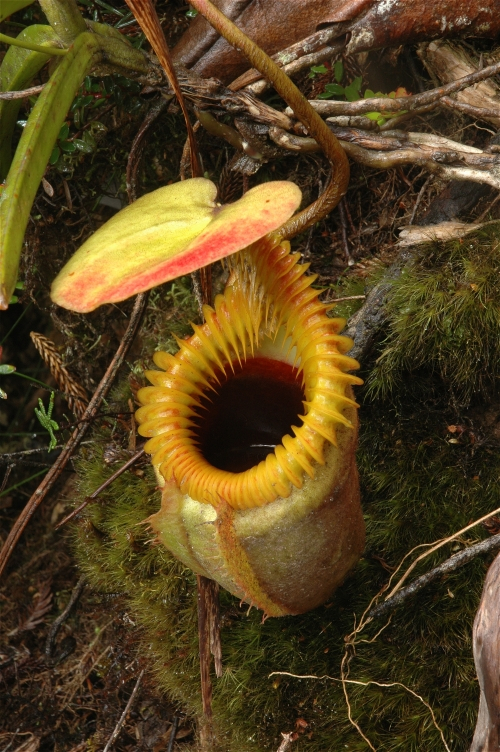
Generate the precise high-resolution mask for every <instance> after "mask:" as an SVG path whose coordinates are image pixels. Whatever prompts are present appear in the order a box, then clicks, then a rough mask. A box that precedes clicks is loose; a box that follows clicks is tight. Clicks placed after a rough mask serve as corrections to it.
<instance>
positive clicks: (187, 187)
mask: <svg viewBox="0 0 500 752" xmlns="http://www.w3.org/2000/svg"><path fill="white" fill-rule="evenodd" d="M216 193H217V189H216V187H215V185H214V184H213V183H211V182H210V180H206V179H205V178H192V179H191V180H184V181H182V182H180V183H174V184H173V185H168V186H165V187H163V188H159V189H158V190H156V191H153V192H152V193H149V194H147V195H146V196H142V197H141V198H140V199H138V200H137V201H136V202H135V203H134V204H131V205H130V206H127V207H126V208H125V209H122V210H121V211H120V212H118V213H117V214H115V216H114V217H112V218H111V219H110V220H109V221H108V222H106V224H104V225H103V226H102V227H101V228H99V230H97V232H95V233H94V235H92V236H91V237H90V238H89V239H88V240H87V241H86V242H85V243H84V244H83V246H82V247H81V248H79V249H78V251H77V252H76V253H75V255H74V256H73V257H72V258H71V259H70V260H69V262H68V263H67V264H66V266H65V267H64V268H63V269H62V270H61V272H60V273H59V274H58V276H57V277H56V279H55V280H54V282H53V284H52V289H51V297H52V300H53V301H54V302H55V303H57V304H58V305H61V306H63V307H64V308H69V309H70V310H73V311H79V312H81V313H86V312H88V311H92V310H94V309H95V308H97V306H99V305H102V304H103V303H115V302H117V301H120V300H125V298H128V297H130V296H131V295H135V294H136V293H138V292H142V291H144V290H149V289H150V288H151V287H154V286H155V285H159V284H162V283H163V282H168V281H169V280H171V279H175V278H176V277H179V276H181V275H183V274H188V273H189V272H191V271H193V270H194V269H198V268H200V267H202V266H206V265H207V264H209V263H211V262H213V261H218V260H219V259H221V258H224V257H225V256H228V255H229V254H231V253H234V252H235V251H238V250H240V249H242V248H244V247H246V246H247V245H250V244H251V243H254V242H255V241H256V240H258V239H259V238H262V237H263V236H264V235H266V234H267V233H268V232H271V231H273V230H276V229H277V228H279V227H280V225H282V224H283V222H285V221H286V220H287V219H288V218H289V217H290V216H291V215H292V214H293V212H294V211H295V210H296V209H297V208H298V206H299V204H300V201H301V193H300V190H299V189H298V188H297V186H296V185H294V184H293V183H289V182H286V181H276V182H270V183H263V184H262V185H259V186H257V187H255V188H252V189H251V190H249V191H248V192H247V193H246V194H245V195H244V196H243V198H241V199H240V200H239V201H236V202H235V203H234V204H228V205H226V206H223V207H220V206H218V205H217V204H216V203H215V196H216Z"/></svg>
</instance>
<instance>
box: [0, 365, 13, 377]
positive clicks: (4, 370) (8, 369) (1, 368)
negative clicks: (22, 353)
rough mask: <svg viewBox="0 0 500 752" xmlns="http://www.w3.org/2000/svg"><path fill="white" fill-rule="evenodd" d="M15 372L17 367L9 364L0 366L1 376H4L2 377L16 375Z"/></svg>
mask: <svg viewBox="0 0 500 752" xmlns="http://www.w3.org/2000/svg"><path fill="white" fill-rule="evenodd" d="M15 370H16V367H15V366H11V365H8V364H7V363H3V364H2V365H0V374H2V376H5V375H6V374H8V373H14V371H15Z"/></svg>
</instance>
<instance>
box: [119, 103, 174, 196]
mask: <svg viewBox="0 0 500 752" xmlns="http://www.w3.org/2000/svg"><path fill="white" fill-rule="evenodd" d="M167 104H168V100H167V99H164V98H163V97H162V98H161V99H159V100H158V101H157V102H155V103H154V104H153V105H152V106H151V109H150V110H149V112H148V113H147V115H146V117H145V118H144V120H143V121H142V124H141V127H140V128H139V130H138V131H137V133H136V135H135V138H134V140H133V142H132V146H131V147H130V152H129V155H128V159H127V173H126V181H127V194H128V200H129V202H130V203H133V202H134V201H136V200H137V170H138V168H139V164H140V162H141V157H142V153H143V151H144V147H145V145H146V141H145V137H146V135H147V133H148V131H149V129H150V128H151V126H152V125H153V123H154V122H155V121H156V119H157V118H158V116H159V115H161V113H162V112H163V110H164V109H165V107H166V106H167Z"/></svg>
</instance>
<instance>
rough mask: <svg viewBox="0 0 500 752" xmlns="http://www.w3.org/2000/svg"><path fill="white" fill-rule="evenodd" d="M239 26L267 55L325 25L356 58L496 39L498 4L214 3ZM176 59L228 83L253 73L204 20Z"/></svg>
mask: <svg viewBox="0 0 500 752" xmlns="http://www.w3.org/2000/svg"><path fill="white" fill-rule="evenodd" d="M214 5H216V6H217V7H218V8H220V9H221V10H222V11H223V12H224V13H225V14H226V15H227V16H228V17H229V18H231V20H233V21H234V22H235V23H236V25H237V26H239V27H240V28H241V29H242V30H243V31H244V32H245V33H246V34H248V36H250V37H251V38H252V39H253V40H254V41H255V42H256V43H257V44H258V45H259V46H260V47H262V48H263V49H264V50H265V52H267V53H268V54H270V55H273V54H274V53H276V52H278V51H279V50H282V49H284V48H285V47H288V46H289V45H291V44H294V43H296V42H299V41H300V40H301V39H304V38H305V37H307V36H309V35H311V34H313V33H314V32H316V31H317V30H318V29H319V28H320V27H323V26H326V25H336V26H337V28H338V37H339V38H340V37H342V36H343V35H345V33H346V32H349V34H350V41H349V43H348V47H347V51H348V52H349V53H350V54H352V53H354V52H361V51H364V50H372V49H379V48H381V47H395V46H398V45H401V44H411V43H415V42H419V41H430V40H432V39H442V38H447V37H448V38H449V37H453V38H457V37H487V38H495V37H496V36H497V35H498V34H499V33H500V13H499V12H498V0H435V2H433V3H426V2H423V1H422V2H421V3H420V6H419V7H418V12H417V11H416V8H415V2H414V0H385V2H380V0H214ZM173 56H174V60H175V61H176V62H178V63H182V64H183V65H185V66H187V67H189V68H192V69H193V71H194V72H195V73H197V74H198V75H200V76H202V77H204V78H210V77H216V78H219V79H221V80H222V81H224V82H225V83H228V82H229V81H232V80H233V79H234V78H236V77H237V76H239V75H240V74H241V73H243V71H245V70H247V68H249V65H248V63H247V62H246V60H245V59H244V57H243V56H242V55H241V54H240V53H239V52H237V51H236V50H234V49H233V48H232V47H231V46H230V45H229V44H228V43H227V42H226V41H225V40H224V39H220V38H219V37H218V35H217V34H216V32H215V31H214V30H213V29H212V28H211V27H210V26H209V24H208V23H207V22H206V21H205V19H204V18H202V17H201V16H197V17H196V18H195V19H194V21H193V23H192V24H191V25H190V27H189V29H188V30H187V31H186V33H185V34H184V35H183V36H182V38H181V39H180V41H179V43H178V44H177V46H176V47H175V49H174V51H173Z"/></svg>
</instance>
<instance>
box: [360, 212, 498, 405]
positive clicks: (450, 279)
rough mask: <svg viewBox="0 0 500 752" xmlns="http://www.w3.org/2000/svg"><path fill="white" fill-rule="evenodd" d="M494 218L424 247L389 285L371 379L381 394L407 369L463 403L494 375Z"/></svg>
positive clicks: (395, 384)
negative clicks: (433, 378)
mask: <svg viewBox="0 0 500 752" xmlns="http://www.w3.org/2000/svg"><path fill="white" fill-rule="evenodd" d="M499 330H500V222H493V223H490V224H489V225H488V226H487V227H485V228H484V229H482V230H480V231H478V232H477V233H475V234H473V235H468V236H467V237H465V238H464V239H462V240H457V241H453V242H448V243H430V244H425V245H424V246H423V247H422V248H421V250H420V251H419V252H418V253H417V254H416V255H415V257H414V258H413V260H412V262H411V263H409V264H408V266H407V267H406V268H405V269H404V270H403V272H402V274H401V276H400V277H399V279H397V280H395V281H394V283H393V290H392V296H391V300H390V303H389V324H388V332H387V338H386V339H385V341H384V342H383V351H382V354H381V355H380V358H379V360H378V362H377V364H376V365H375V368H374V369H373V372H372V374H371V376H370V380H369V384H370V389H371V392H372V393H375V394H380V395H381V396H386V395H388V394H390V393H391V392H394V391H395V390H396V389H397V388H398V387H399V386H400V385H401V379H402V378H403V374H407V373H408V372H410V373H412V374H414V376H415V378H418V370H419V369H421V368H425V369H427V372H429V370H431V371H436V372H437V373H439V375H440V376H441V377H442V379H443V380H444V382H445V384H446V388H447V389H449V391H450V397H451V398H453V399H454V400H456V401H457V402H459V403H461V404H465V403H467V402H469V401H470V400H471V398H472V397H473V396H474V395H475V394H478V393H482V394H483V395H484V394H487V393H491V388H492V386H493V384H494V383H495V380H496V379H497V378H498V376H499V374H500V357H499V355H500V338H499V337H498V332H499Z"/></svg>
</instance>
